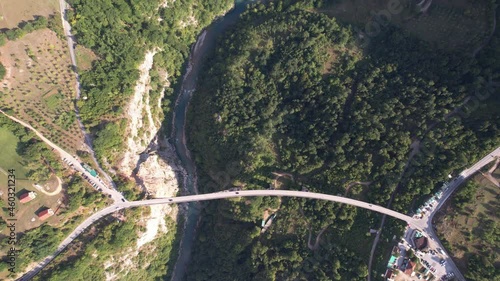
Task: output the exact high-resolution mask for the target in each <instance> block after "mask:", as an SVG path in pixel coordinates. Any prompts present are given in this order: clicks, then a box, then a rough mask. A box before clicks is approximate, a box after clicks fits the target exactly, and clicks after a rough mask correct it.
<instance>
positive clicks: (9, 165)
mask: <svg viewBox="0 0 500 281" xmlns="http://www.w3.org/2000/svg"><path fill="white" fill-rule="evenodd" d="M17 142H18V139H17V137H16V136H15V135H14V134H13V133H11V132H10V131H9V130H7V129H5V128H2V127H0V147H1V148H2V155H1V156H0V168H1V170H0V174H2V175H4V176H5V175H6V171H7V170H9V169H14V170H15V174H16V178H18V179H22V178H25V177H26V172H27V171H26V169H24V163H23V159H22V158H21V156H19V155H18V154H17V152H16V149H17ZM6 182H7V181H6V180H2V182H0V186H2V187H4V185H5V184H6ZM2 190H4V189H3V188H2Z"/></svg>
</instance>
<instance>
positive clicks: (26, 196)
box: [19, 191, 36, 203]
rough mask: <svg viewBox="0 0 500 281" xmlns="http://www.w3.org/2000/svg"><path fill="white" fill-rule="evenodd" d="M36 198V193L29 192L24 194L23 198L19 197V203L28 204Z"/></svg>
mask: <svg viewBox="0 0 500 281" xmlns="http://www.w3.org/2000/svg"><path fill="white" fill-rule="evenodd" d="M35 198H36V193H35V192H33V191H27V192H25V193H23V194H21V196H19V202H21V203H28V202H29V201H31V200H33V199H35Z"/></svg>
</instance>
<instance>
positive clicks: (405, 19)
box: [319, 0, 493, 52]
mask: <svg viewBox="0 0 500 281" xmlns="http://www.w3.org/2000/svg"><path fill="white" fill-rule="evenodd" d="M389 2H391V1H389V0H339V1H335V2H334V3H332V4H329V5H326V6H324V7H322V8H320V9H319V11H320V12H323V13H326V14H328V15H330V16H333V17H336V18H337V19H339V20H340V21H345V22H347V23H351V24H355V25H356V26H358V27H359V30H360V31H363V32H366V30H365V27H366V24H367V23H369V22H374V21H377V20H376V18H377V17H379V18H380V19H379V20H378V21H379V22H381V23H383V24H384V25H385V20H386V18H385V16H384V14H387V13H385V12H387V11H388V10H389V5H388V3H389ZM414 2H415V1H411V0H400V1H399V3H401V5H400V6H398V7H402V9H401V11H398V12H397V13H394V14H392V13H389V15H390V20H391V22H392V23H393V24H395V25H396V26H399V27H400V28H402V29H403V30H405V31H407V32H409V33H410V34H412V35H414V36H415V37H418V38H420V39H423V40H425V41H428V42H430V43H432V44H435V45H437V46H438V47H441V48H446V49H450V50H461V51H466V52H472V51H473V50H474V49H475V48H477V47H478V46H480V45H481V43H482V42H483V41H484V40H485V39H486V38H487V37H488V35H489V33H490V31H491V29H492V26H493V8H492V4H491V1H487V0H480V1H468V0H457V1H449V0H434V1H432V4H431V6H430V8H429V9H428V10H427V11H426V12H425V13H423V14H422V13H420V14H418V13H417V12H416V11H417V10H418V9H417V7H415V3H414ZM417 2H418V1H417ZM393 11H394V10H393ZM377 15H378V16H377ZM370 28H372V29H373V30H375V28H373V27H370ZM384 28H385V27H383V26H382V27H381V30H383V29H384ZM368 31H370V30H368Z"/></svg>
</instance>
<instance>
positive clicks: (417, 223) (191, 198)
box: [18, 190, 425, 281]
mask: <svg viewBox="0 0 500 281" xmlns="http://www.w3.org/2000/svg"><path fill="white" fill-rule="evenodd" d="M256 196H286V197H300V198H308V199H318V200H326V201H331V202H337V203H343V204H348V205H352V206H356V207H361V208H364V209H368V210H371V211H375V212H379V213H383V214H386V215H389V216H392V217H395V218H397V219H400V220H404V221H406V222H407V223H408V224H410V225H411V226H413V227H416V228H419V229H421V228H422V226H425V222H423V221H422V220H417V219H414V218H412V217H409V216H407V215H403V214H401V213H398V212H396V211H393V210H390V209H387V208H384V207H382V206H378V205H373V204H370V203H366V202H363V201H358V200H354V199H350V198H345V197H341V196H334V195H329V194H321V193H313V192H305V191H292V190H245V191H223V192H215V193H208V194H199V195H188V196H179V197H171V198H161V199H150V200H144V201H131V202H118V203H115V204H114V205H111V206H109V207H107V208H104V209H102V210H100V211H99V212H97V213H95V214H93V215H92V216H90V217H89V218H87V219H86V220H85V221H83V222H82V223H81V224H80V225H79V226H78V227H77V228H76V229H75V230H73V231H72V232H71V234H70V235H69V236H68V237H67V238H66V239H64V240H63V241H62V242H61V244H59V247H57V249H56V251H55V252H54V253H53V254H52V255H50V256H48V257H46V258H45V259H44V260H43V261H41V262H40V263H39V264H38V265H37V266H36V267H35V268H33V269H32V270H31V271H29V272H27V273H26V274H24V275H23V276H22V277H21V278H19V279H18V280H20V281H25V280H30V279H31V278H33V276H35V275H36V274H37V273H38V272H40V271H41V270H42V269H43V268H44V267H45V266H46V265H47V264H49V263H50V262H51V261H52V260H53V259H54V258H55V257H56V256H57V255H58V254H60V253H61V252H62V251H63V250H64V249H65V248H66V247H67V246H68V245H69V244H70V243H71V242H72V241H73V240H74V239H75V238H76V237H78V235H80V234H81V233H82V232H83V231H84V230H85V229H86V228H88V227H89V226H91V225H92V224H93V223H94V222H95V221H97V220H99V219H101V218H102V217H104V216H106V215H109V214H111V213H113V212H116V211H119V210H121V209H127V208H134V207H139V206H151V205H159V204H178V203H188V202H195V201H207V200H216V199H224V198H235V197H256Z"/></svg>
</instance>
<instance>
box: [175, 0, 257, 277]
mask: <svg viewBox="0 0 500 281" xmlns="http://www.w3.org/2000/svg"><path fill="white" fill-rule="evenodd" d="M251 2H253V1H238V0H236V2H235V7H234V8H233V9H232V10H231V11H229V12H228V13H227V14H226V15H225V16H224V17H221V18H219V19H218V20H216V21H215V22H214V23H212V24H211V25H210V26H209V27H208V28H206V29H205V30H203V31H202V33H201V34H200V35H199V36H198V39H197V41H196V43H195V44H194V45H193V47H192V48H191V54H190V56H189V61H188V65H187V67H186V72H185V73H184V76H183V80H182V85H181V87H180V91H179V95H178V98H177V101H176V103H175V108H174V115H173V121H172V126H173V128H172V141H173V142H174V147H175V150H176V152H177V155H178V157H179V160H180V161H181V163H182V166H183V168H184V169H185V171H186V173H187V177H186V178H185V179H184V189H185V192H187V193H188V194H197V193H198V188H197V186H196V182H197V178H196V166H195V163H194V161H193V160H192V159H191V156H190V153H189V150H188V149H187V146H186V131H185V130H186V114H187V109H188V106H189V102H190V100H191V97H192V95H193V92H194V90H195V88H196V81H197V78H198V75H199V73H200V70H201V68H202V63H203V60H204V58H205V57H206V56H207V54H209V53H210V52H212V51H213V50H214V49H215V43H216V39H217V37H218V36H219V35H221V34H222V33H223V32H224V31H225V30H227V28H229V27H230V26H232V25H233V24H235V23H236V22H237V20H238V18H239V15H240V14H241V13H242V12H244V11H245V8H246V3H251ZM199 219H200V208H199V203H189V205H188V210H187V215H186V221H185V224H184V230H183V232H184V233H183V236H182V239H181V242H180V245H179V256H178V257H177V262H176V263H175V267H174V271H173V273H172V280H174V281H176V280H183V279H184V277H185V275H186V271H187V269H188V266H189V263H190V259H191V252H192V250H193V242H194V237H195V235H196V228H197V225H198V221H199Z"/></svg>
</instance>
